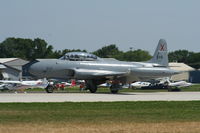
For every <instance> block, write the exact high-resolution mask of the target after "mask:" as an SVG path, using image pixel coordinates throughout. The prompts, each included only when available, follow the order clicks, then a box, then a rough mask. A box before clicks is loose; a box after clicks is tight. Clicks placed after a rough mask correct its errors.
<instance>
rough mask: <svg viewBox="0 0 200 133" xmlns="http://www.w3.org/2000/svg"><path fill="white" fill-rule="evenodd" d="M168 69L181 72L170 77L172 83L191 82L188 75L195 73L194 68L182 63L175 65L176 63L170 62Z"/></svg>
mask: <svg viewBox="0 0 200 133" xmlns="http://www.w3.org/2000/svg"><path fill="white" fill-rule="evenodd" d="M169 67H170V68H171V69H173V70H178V71H181V72H182V73H180V74H176V75H174V76H172V77H171V80H173V81H180V80H184V81H191V76H190V73H191V72H193V71H195V69H194V68H192V67H190V66H188V65H186V64H184V63H177V62H170V63H169Z"/></svg>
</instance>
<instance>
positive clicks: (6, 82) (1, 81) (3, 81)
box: [0, 80, 21, 84]
mask: <svg viewBox="0 0 200 133" xmlns="http://www.w3.org/2000/svg"><path fill="white" fill-rule="evenodd" d="M0 83H5V84H21V81H10V80H0Z"/></svg>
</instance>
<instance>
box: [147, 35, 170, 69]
mask: <svg viewBox="0 0 200 133" xmlns="http://www.w3.org/2000/svg"><path fill="white" fill-rule="evenodd" d="M148 62H150V63H156V64H159V65H161V66H165V67H168V52H167V42H166V41H165V40H164V39H160V40H159V42H158V46H157V48H156V51H155V53H154V55H153V58H152V59H151V60H149V61H148Z"/></svg>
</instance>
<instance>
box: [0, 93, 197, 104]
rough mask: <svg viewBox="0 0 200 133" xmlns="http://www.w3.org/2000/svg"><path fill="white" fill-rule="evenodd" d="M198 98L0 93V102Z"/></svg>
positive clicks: (192, 96) (187, 97) (182, 96)
mask: <svg viewBox="0 0 200 133" xmlns="http://www.w3.org/2000/svg"><path fill="white" fill-rule="evenodd" d="M192 100H200V92H152V93H149V92H148V93H127V92H126V93H120V94H109V93H107V94H106V93H97V94H91V93H51V94H47V93H26V94H24V93H17V94H15V93H0V103H8V102H98V101H102V102H103V101H108V102H111V101H192Z"/></svg>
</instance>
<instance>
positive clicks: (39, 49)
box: [0, 38, 53, 60]
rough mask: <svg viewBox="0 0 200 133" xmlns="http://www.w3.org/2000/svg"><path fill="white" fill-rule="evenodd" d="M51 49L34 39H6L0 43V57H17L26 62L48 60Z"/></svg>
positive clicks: (44, 43)
mask: <svg viewBox="0 0 200 133" xmlns="http://www.w3.org/2000/svg"><path fill="white" fill-rule="evenodd" d="M52 50H53V47H52V46H51V45H48V44H47V43H46V42H45V41H44V40H42V39H39V38H36V39H34V40H31V39H23V38H7V39H6V40H4V41H3V42H2V43H0V57H1V58H10V57H18V58H22V59H27V60H33V59H36V58H48V57H51V56H52V54H53V51H52Z"/></svg>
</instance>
